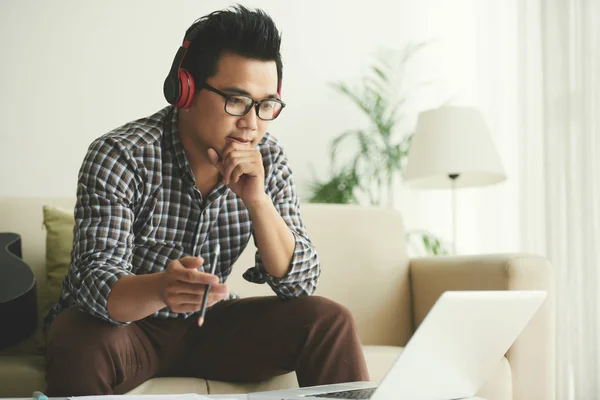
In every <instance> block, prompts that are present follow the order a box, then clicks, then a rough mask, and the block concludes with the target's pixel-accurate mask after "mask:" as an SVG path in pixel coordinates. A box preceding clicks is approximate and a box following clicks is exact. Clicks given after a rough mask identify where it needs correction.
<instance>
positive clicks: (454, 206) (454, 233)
mask: <svg viewBox="0 0 600 400" xmlns="http://www.w3.org/2000/svg"><path fill="white" fill-rule="evenodd" d="M459 176H460V174H448V178H450V180H451V181H452V251H453V253H454V255H456V180H457V179H458V177H459Z"/></svg>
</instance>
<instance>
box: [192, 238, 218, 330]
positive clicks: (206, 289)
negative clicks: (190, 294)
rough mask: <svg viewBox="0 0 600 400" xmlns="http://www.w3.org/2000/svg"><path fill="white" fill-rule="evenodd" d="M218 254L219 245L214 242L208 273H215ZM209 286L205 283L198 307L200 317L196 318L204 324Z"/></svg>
mask: <svg viewBox="0 0 600 400" xmlns="http://www.w3.org/2000/svg"><path fill="white" fill-rule="evenodd" d="M219 254H221V246H219V243H216V244H215V253H214V254H213V256H212V264H211V266H210V273H211V274H212V275H214V274H215V272H216V270H217V261H218V259H219ZM210 288H211V285H206V288H205V289H204V297H203V298H202V307H201V308H200V318H199V319H198V321H199V322H200V321H202V323H201V324H200V323H199V324H200V325H202V324H204V315H205V314H206V303H207V302H208V294H209V292H210Z"/></svg>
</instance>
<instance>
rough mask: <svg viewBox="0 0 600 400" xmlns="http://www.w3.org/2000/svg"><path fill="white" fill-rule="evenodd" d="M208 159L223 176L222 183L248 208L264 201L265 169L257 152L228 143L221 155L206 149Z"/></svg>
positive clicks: (240, 144)
mask: <svg viewBox="0 0 600 400" xmlns="http://www.w3.org/2000/svg"><path fill="white" fill-rule="evenodd" d="M208 158H209V159H210V161H211V162H212V163H213V165H214V166H215V167H216V168H217V169H218V170H219V172H220V173H221V175H222V176H223V182H224V183H225V184H226V185H227V186H229V188H230V189H231V190H232V191H233V193H235V194H236V195H238V197H240V198H241V199H242V201H243V202H244V204H246V206H250V205H253V204H256V203H259V202H261V201H263V200H264V199H265V169H264V166H263V163H262V156H261V154H260V152H259V151H258V150H256V149H255V148H252V147H250V146H249V145H246V144H243V143H237V142H230V143H229V144H228V145H227V147H225V150H223V154H221V155H220V156H219V154H218V153H217V152H216V151H215V149H213V148H210V149H208Z"/></svg>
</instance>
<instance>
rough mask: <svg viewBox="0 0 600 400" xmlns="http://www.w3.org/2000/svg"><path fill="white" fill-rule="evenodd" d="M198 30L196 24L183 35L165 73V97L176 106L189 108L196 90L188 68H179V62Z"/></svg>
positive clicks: (180, 62)
mask: <svg viewBox="0 0 600 400" xmlns="http://www.w3.org/2000/svg"><path fill="white" fill-rule="evenodd" d="M199 31H200V27H199V26H197V27H195V28H194V29H192V31H191V32H190V33H189V34H188V35H186V36H185V38H184V39H183V44H182V45H181V46H180V47H179V50H177V54H176V55H175V59H174V60H173V65H172V66H171V70H170V71H169V75H167V78H166V79H165V83H164V85H163V93H164V94H165V99H167V101H168V102H169V103H170V104H172V105H174V106H175V107H177V108H184V109H185V108H189V106H190V105H191V104H192V99H193V98H194V93H195V90H196V87H195V85H194V78H193V77H192V74H190V73H189V71H188V70H186V69H184V68H181V64H182V63H183V59H184V58H185V54H186V53H187V51H188V48H189V46H190V43H191V42H192V40H194V38H195V37H196V35H197V34H198V32H199Z"/></svg>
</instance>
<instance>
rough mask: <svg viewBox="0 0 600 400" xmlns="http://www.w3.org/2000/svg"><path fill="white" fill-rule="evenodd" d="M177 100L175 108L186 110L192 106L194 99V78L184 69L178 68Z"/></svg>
mask: <svg viewBox="0 0 600 400" xmlns="http://www.w3.org/2000/svg"><path fill="white" fill-rule="evenodd" d="M178 73H179V93H180V95H179V99H178V100H177V103H176V104H175V107H177V108H182V109H186V108H189V107H190V105H191V104H192V99H193V98H194V92H195V90H196V88H195V85H194V78H193V77H192V75H191V74H190V73H189V72H188V71H187V70H185V69H183V68H180V69H179V71H178Z"/></svg>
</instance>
